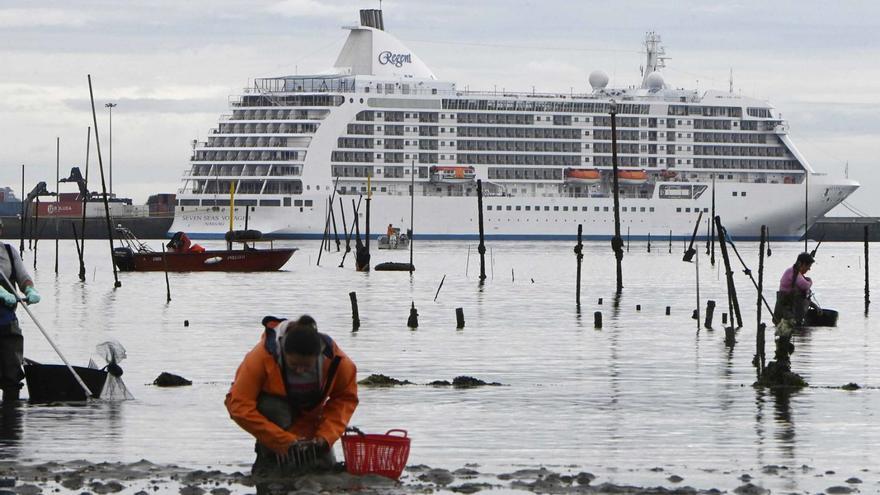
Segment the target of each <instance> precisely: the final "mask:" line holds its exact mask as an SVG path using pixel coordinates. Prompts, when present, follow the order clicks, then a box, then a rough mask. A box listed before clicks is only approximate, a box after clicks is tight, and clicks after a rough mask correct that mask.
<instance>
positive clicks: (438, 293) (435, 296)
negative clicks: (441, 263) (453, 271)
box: [434, 273, 446, 302]
mask: <svg viewBox="0 0 880 495" xmlns="http://www.w3.org/2000/svg"><path fill="white" fill-rule="evenodd" d="M445 280H446V274H445V273H444V274H443V278H442V279H440V285H439V286H437V292H436V293H435V294H434V301H435V302H436V301H437V296H439V295H440V289H442V288H443V282H444V281H445Z"/></svg>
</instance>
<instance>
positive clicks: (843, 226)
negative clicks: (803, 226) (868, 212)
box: [807, 217, 880, 242]
mask: <svg viewBox="0 0 880 495" xmlns="http://www.w3.org/2000/svg"><path fill="white" fill-rule="evenodd" d="M866 225H868V226H870V227H871V228H870V229H869V230H870V236H869V238H868V241H869V242H880V217H825V218H820V219H819V220H816V223H814V224H813V226H812V227H810V229H809V230H808V231H807V239H810V240H811V241H818V240H820V239H824V240H825V242H862V241H864V240H865V239H864V235H865V234H864V232H865V226H866Z"/></svg>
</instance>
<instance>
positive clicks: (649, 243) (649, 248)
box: [648, 232, 651, 253]
mask: <svg viewBox="0 0 880 495" xmlns="http://www.w3.org/2000/svg"><path fill="white" fill-rule="evenodd" d="M648 252H649V253H650V252H651V233H650V232H648Z"/></svg>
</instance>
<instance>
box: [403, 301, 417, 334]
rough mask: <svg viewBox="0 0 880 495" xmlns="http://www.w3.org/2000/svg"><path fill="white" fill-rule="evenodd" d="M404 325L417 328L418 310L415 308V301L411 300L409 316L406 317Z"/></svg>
mask: <svg viewBox="0 0 880 495" xmlns="http://www.w3.org/2000/svg"><path fill="white" fill-rule="evenodd" d="M406 326H408V327H409V328H413V329H415V328H419V312H418V311H417V310H416V302H415V301H413V302H412V307H410V309H409V318H407V319H406Z"/></svg>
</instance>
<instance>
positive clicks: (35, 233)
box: [31, 196, 868, 271]
mask: <svg viewBox="0 0 880 495" xmlns="http://www.w3.org/2000/svg"><path fill="white" fill-rule="evenodd" d="M35 206H36V208H35V209H34V225H33V226H32V227H31V237H32V238H34V245H33V248H34V271H36V269H37V244H38V243H39V242H40V232H42V230H43V229H40V228H39V225H40V197H39V196H37V198H36V204H35ZM865 245H866V246H867V245H868V243H867V241H866V242H865ZM866 250H867V249H866Z"/></svg>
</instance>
